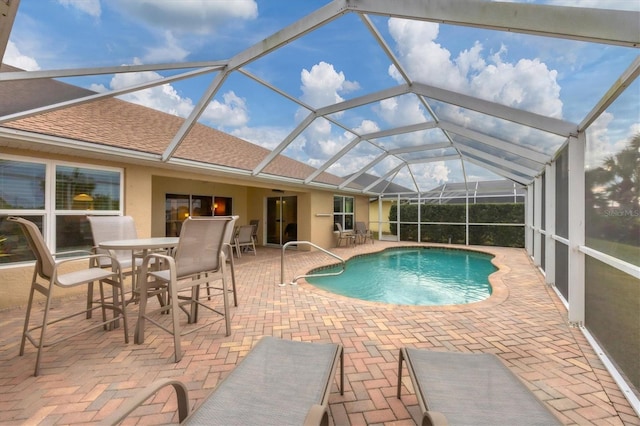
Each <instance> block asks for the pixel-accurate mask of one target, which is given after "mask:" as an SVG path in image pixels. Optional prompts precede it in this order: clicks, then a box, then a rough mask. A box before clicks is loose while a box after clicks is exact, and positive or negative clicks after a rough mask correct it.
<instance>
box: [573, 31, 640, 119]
mask: <svg viewBox="0 0 640 426" xmlns="http://www.w3.org/2000/svg"><path fill="white" fill-rule="evenodd" d="M639 22H640V21H639ZM638 75H640V56H636V59H635V60H634V61H633V62H632V63H631V65H629V67H627V69H626V70H625V71H624V72H623V73H622V75H621V76H620V77H619V78H618V79H617V80H616V81H615V82H614V83H613V85H612V86H611V88H609V90H608V91H607V93H605V95H604V96H603V97H602V99H600V101H599V102H598V104H597V105H596V106H595V107H594V108H593V109H592V110H591V111H590V112H589V114H587V116H586V117H585V118H584V120H582V122H581V123H580V125H578V129H580V131H584V130H585V129H586V128H587V127H589V126H590V125H591V123H593V122H594V121H595V120H596V118H598V117H600V114H602V113H603V112H604V111H605V110H606V109H607V108H608V107H609V105H611V104H612V103H613V102H614V101H615V100H616V99H618V96H620V95H621V94H622V93H623V92H624V91H625V90H626V88H627V87H629V86H630V85H631V83H633V81H634V80H635V79H636V78H638Z"/></svg>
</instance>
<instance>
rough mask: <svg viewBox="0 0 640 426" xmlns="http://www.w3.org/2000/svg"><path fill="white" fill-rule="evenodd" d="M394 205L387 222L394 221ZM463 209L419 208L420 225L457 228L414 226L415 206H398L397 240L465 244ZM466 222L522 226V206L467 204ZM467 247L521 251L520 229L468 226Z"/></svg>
mask: <svg viewBox="0 0 640 426" xmlns="http://www.w3.org/2000/svg"><path fill="white" fill-rule="evenodd" d="M397 209H398V205H397V204H394V205H393V206H392V207H391V210H390V212H389V221H390V222H394V221H396V219H397V217H398V210H397ZM465 211H466V210H465V205H464V204H423V205H421V206H420V222H421V223H424V222H448V223H451V222H453V223H460V225H448V224H442V225H425V224H422V225H421V226H420V231H421V235H420V238H418V225H414V224H407V222H409V223H412V222H413V223H417V222H418V205H417V204H400V217H401V218H402V222H403V224H401V225H400V239H401V240H402V241H422V242H433V243H449V242H451V243H453V244H465V225H464V223H465V217H466V216H465ZM469 222H471V223H504V224H509V223H511V224H522V223H524V204H522V203H511V204H470V205H469ZM391 232H392V233H393V234H396V233H397V225H396V224H395V223H391ZM469 244H474V245H488V246H502V247H524V227H523V226H499V225H471V226H470V227H469Z"/></svg>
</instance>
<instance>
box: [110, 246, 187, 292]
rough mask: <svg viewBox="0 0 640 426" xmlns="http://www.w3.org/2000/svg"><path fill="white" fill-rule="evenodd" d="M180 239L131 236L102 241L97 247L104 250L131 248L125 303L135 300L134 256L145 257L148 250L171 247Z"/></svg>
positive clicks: (136, 272) (135, 275) (137, 278)
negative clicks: (129, 298)
mask: <svg viewBox="0 0 640 426" xmlns="http://www.w3.org/2000/svg"><path fill="white" fill-rule="evenodd" d="M178 241H180V239H179V238H178V237H151V238H133V239H129V240H111V241H103V242H101V243H100V244H98V247H100V248H101V249H105V250H131V268H132V269H133V271H132V274H131V277H132V278H131V300H129V301H128V302H127V304H129V303H131V302H133V301H135V300H137V298H136V289H137V283H138V280H139V279H140V277H137V274H138V272H139V271H138V270H137V268H136V257H141V258H143V259H144V258H145V256H147V254H149V251H152V250H160V249H171V248H174V247H176V246H177V245H178Z"/></svg>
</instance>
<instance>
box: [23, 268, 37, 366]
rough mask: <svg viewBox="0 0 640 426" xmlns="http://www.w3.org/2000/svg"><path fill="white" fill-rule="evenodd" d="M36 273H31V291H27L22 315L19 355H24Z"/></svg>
mask: <svg viewBox="0 0 640 426" xmlns="http://www.w3.org/2000/svg"><path fill="white" fill-rule="evenodd" d="M35 280H36V274H34V275H33V280H32V283H31V291H30V292H29V303H27V313H26V314H25V317H24V328H23V329H22V341H21V342H20V356H22V355H24V345H25V343H26V341H27V335H28V334H29V321H30V320H31V307H32V306H33V295H34V293H35V292H36V287H35V285H36V281H35Z"/></svg>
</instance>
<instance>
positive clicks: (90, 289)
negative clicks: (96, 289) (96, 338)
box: [86, 283, 93, 319]
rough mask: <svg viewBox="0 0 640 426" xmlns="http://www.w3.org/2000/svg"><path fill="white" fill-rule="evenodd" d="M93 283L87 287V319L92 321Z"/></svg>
mask: <svg viewBox="0 0 640 426" xmlns="http://www.w3.org/2000/svg"><path fill="white" fill-rule="evenodd" d="M91 308H93V283H89V286H88V287H87V315H86V316H87V319H91V314H92V313H93V309H91Z"/></svg>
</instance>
